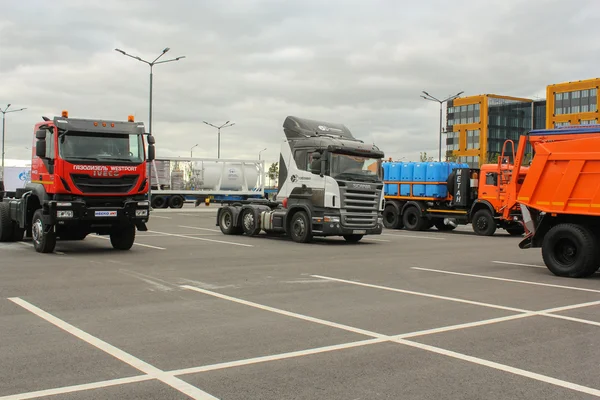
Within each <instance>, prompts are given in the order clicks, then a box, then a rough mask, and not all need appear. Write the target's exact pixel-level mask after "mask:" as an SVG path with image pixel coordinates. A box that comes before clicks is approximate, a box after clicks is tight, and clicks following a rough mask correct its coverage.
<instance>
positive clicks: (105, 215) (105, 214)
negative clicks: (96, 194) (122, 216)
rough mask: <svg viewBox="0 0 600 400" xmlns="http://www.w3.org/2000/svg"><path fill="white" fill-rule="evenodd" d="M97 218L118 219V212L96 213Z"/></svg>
mask: <svg viewBox="0 0 600 400" xmlns="http://www.w3.org/2000/svg"><path fill="white" fill-rule="evenodd" d="M95 215H96V217H116V216H117V212H116V211H96V214H95Z"/></svg>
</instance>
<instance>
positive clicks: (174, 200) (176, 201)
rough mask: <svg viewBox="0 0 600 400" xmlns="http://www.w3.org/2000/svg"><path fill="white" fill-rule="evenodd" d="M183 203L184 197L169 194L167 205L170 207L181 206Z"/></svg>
mask: <svg viewBox="0 0 600 400" xmlns="http://www.w3.org/2000/svg"><path fill="white" fill-rule="evenodd" d="M184 203H185V199H184V198H183V197H182V196H179V195H176V196H171V198H170V199H169V207H171V208H183V204H184Z"/></svg>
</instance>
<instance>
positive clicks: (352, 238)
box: [344, 235, 364, 243]
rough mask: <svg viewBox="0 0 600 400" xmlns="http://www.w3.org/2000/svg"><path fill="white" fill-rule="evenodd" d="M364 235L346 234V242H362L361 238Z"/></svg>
mask: <svg viewBox="0 0 600 400" xmlns="http://www.w3.org/2000/svg"><path fill="white" fill-rule="evenodd" d="M363 236H364V235H344V239H345V240H346V242H350V243H358V242H360V239H362V238H363Z"/></svg>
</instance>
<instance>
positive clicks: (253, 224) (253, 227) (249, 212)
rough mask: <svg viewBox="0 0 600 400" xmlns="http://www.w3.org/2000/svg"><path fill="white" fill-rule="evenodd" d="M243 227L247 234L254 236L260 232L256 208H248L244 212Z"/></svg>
mask: <svg viewBox="0 0 600 400" xmlns="http://www.w3.org/2000/svg"><path fill="white" fill-rule="evenodd" d="M242 229H243V230H244V234H246V235H247V236H254V235H258V234H259V233H260V230H261V229H260V222H259V221H258V220H257V219H256V216H255V215H254V210H253V209H251V208H247V209H245V210H244V211H243V212H242Z"/></svg>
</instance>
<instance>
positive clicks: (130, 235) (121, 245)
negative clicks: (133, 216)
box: [110, 225, 135, 250]
mask: <svg viewBox="0 0 600 400" xmlns="http://www.w3.org/2000/svg"><path fill="white" fill-rule="evenodd" d="M134 243H135V225H127V226H124V227H118V228H115V230H113V231H112V232H111V233H110V244H111V245H112V247H113V248H114V249H116V250H129V249H131V247H132V246H133V244H134Z"/></svg>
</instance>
